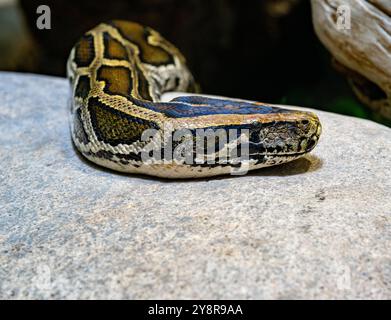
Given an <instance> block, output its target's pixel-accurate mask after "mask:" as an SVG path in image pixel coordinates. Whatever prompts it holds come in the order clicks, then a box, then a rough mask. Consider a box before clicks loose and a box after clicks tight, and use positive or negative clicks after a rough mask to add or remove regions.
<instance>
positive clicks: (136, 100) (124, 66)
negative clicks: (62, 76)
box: [67, 20, 321, 178]
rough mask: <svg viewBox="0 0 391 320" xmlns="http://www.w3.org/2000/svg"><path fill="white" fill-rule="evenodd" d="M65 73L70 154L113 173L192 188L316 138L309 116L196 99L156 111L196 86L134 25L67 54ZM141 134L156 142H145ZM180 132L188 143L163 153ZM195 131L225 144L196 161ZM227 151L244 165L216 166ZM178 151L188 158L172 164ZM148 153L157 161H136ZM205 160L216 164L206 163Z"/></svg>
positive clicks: (290, 154) (171, 54)
mask: <svg viewBox="0 0 391 320" xmlns="http://www.w3.org/2000/svg"><path fill="white" fill-rule="evenodd" d="M67 72H68V77H69V78H70V81H71V84H72V106H71V115H72V116H71V132H72V139H73V142H74V144H75V146H76V147H77V149H78V150H79V151H80V152H81V154H82V155H83V156H85V157H86V158H87V159H89V160H91V161H93V162H94V163H96V164H98V165H101V166H104V167H107V168H110V169H114V170H117V171H122V172H129V173H142V174H148V175H153V176H158V177H165V178H192V177H193V178H197V177H206V176H214V175H219V174H227V173H232V170H233V169H234V168H238V167H240V166H242V165H243V164H244V163H245V164H246V166H247V169H248V170H252V169H257V168H261V167H265V166H271V165H276V164H281V163H284V162H288V161H291V160H294V159H297V158H299V157H301V156H303V155H305V154H306V153H308V152H310V151H311V150H312V149H313V148H314V147H315V145H316V144H317V142H318V140H319V136H320V133H321V125H320V122H319V119H318V117H317V116H316V115H315V114H313V113H310V112H304V111H295V110H286V109H281V108H278V107H275V106H272V105H266V104H263V103H248V102H245V101H239V100H234V99H214V98H207V97H201V96H194V95H192V96H184V97H179V98H176V99H173V100H171V101H170V102H165V103H163V102H160V98H161V95H162V94H163V93H165V92H168V91H184V92H185V91H186V92H195V91H196V85H195V82H194V80H193V77H192V75H191V74H190V72H189V70H188V68H187V67H186V64H185V59H184V58H183V56H182V55H181V53H180V52H179V51H178V50H177V49H176V48H175V47H174V46H173V45H172V44H170V43H169V42H168V41H166V40H165V39H164V38H163V37H162V36H160V35H159V34H158V33H157V32H156V31H154V30H152V29H150V28H148V27H144V26H141V25H139V24H137V23H133V22H127V21H119V20H115V21H111V22H108V23H102V24H100V25H98V26H97V27H95V28H94V29H92V30H90V31H88V32H87V33H86V34H85V35H84V36H82V38H81V39H80V40H79V41H78V43H77V44H76V45H75V46H74V48H73V49H72V51H71V53H70V56H69V59H68V64H67ZM148 130H151V131H153V132H155V134H154V135H150V136H148V137H147V138H144V137H143V134H144V133H145V132H146V131H148ZM180 131H184V132H186V134H184V135H180V138H179V139H177V140H175V141H174V142H171V144H170V148H169V146H168V144H167V141H169V140H165V139H164V138H162V137H165V136H166V135H167V133H171V134H172V133H174V136H175V133H177V132H180ZM201 131H207V132H209V133H210V132H212V133H217V132H218V133H219V134H221V133H223V134H224V133H225V134H226V136H229V137H230V138H231V139H228V140H227V139H226V137H225V139H226V140H224V139H220V140H219V139H216V136H215V137H214V139H216V140H213V141H214V142H213V143H212V144H213V145H214V146H216V148H217V149H215V150H212V151H210V150H209V149H206V148H205V147H202V148H201V150H203V151H204V155H203V157H201V158H202V159H201V160H200V158H199V157H198V154H197V152H196V151H197V150H199V149H197V148H196V146H197V141H198V140H197V139H198V136H197V133H198V132H201ZM231 133H233V134H231ZM243 135H244V136H245V137H246V138H247V139H245V140H242V138H243ZM218 137H220V135H218ZM206 139H208V138H206ZM196 140H197V141H196ZM217 140H219V143H217ZM162 141H164V142H163V143H162ZM221 141H222V143H221ZM243 141H245V142H243ZM189 142H190V144H189ZM181 144H183V145H185V146H187V149H186V148H183V146H182V145H181ZM232 144H234V145H236V147H237V149H240V147H244V146H245V147H246V148H247V149H246V150H247V151H248V152H247V153H245V154H246V157H243V154H244V153H243V152H242V154H241V153H240V152H239V153H235V154H233V155H232V154H231V153H229V152H228V153H227V152H226V153H225V157H222V156H221V153H219V152H223V151H226V150H227V149H228V146H230V145H231V146H232ZM151 146H153V147H154V148H151ZM189 146H190V147H189ZM179 147H181V148H182V149H180V150H187V151H188V152H190V158H185V157H179V158H178V157H174V156H173V154H174V153H175V150H177V149H178V148H179ZM148 148H149V149H148ZM146 150H147V151H146ZM151 150H154V151H155V155H156V150H157V151H158V152H157V154H158V155H159V157H158V160H159V161H152V162H151V161H145V159H144V158H143V152H145V154H147V155H149V154H151V152H152V153H153V151H151ZM167 150H169V151H168V152H167ZM180 152H181V151H180ZM180 152H179V153H180ZM180 154H181V153H180ZM211 155H214V156H215V157H214V160H215V161H206V160H205V159H206V158H208V157H209V156H211ZM216 155H217V156H216ZM189 159H190V160H193V161H190V160H189ZM208 159H209V158H208ZM149 160H150V159H149ZM194 160H196V161H194Z"/></svg>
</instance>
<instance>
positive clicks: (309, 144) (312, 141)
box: [307, 138, 317, 151]
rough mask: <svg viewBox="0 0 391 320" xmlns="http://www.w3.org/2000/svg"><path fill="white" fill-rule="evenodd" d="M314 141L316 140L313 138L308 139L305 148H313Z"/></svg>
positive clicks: (309, 149)
mask: <svg viewBox="0 0 391 320" xmlns="http://www.w3.org/2000/svg"><path fill="white" fill-rule="evenodd" d="M316 142H317V141H316V140H315V139H314V138H312V139H311V140H310V141H308V143H307V150H308V151H311V150H312V149H313V148H315V146H316Z"/></svg>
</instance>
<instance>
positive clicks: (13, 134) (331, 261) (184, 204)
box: [0, 73, 391, 299]
mask: <svg viewBox="0 0 391 320" xmlns="http://www.w3.org/2000/svg"><path fill="white" fill-rule="evenodd" d="M0 84H1V85H0V129H1V135H0V164H1V167H0V177H1V184H0V298H5V299H22V298H28V299H37V298H38V299H45V298H54V299H56V298H66V299H70V298H87V299H91V298H130V299H139V298H157V299H166V298H186V299H187V298H195V299H197V298H203V299H209V298H211V299H213V298H217V299H223V298H224V299H235V298H239V299H246V298H251V299H266V298H267V299H268V298H271V299H274V298H277V299H286V298H294V299H304V298H310V299H312V298H314V299H318V298H326V299H335V298H349V299H356V298H380V299H390V298H391V250H390V248H391V200H390V190H391V171H390V168H391V130H390V129H389V128H386V127H384V126H381V125H378V124H376V123H373V122H370V121H365V120H360V119H355V118H350V117H345V116H341V115H336V114H331V113H326V112H320V111H319V112H317V113H318V115H319V116H320V118H321V121H322V122H323V127H324V133H323V136H322V138H321V141H320V143H319V145H318V147H317V148H316V149H315V151H314V152H313V153H312V154H311V155H309V156H307V157H306V158H304V159H301V160H297V161H295V162H292V163H289V164H286V165H283V166H280V167H272V168H267V169H261V170H259V171H256V172H252V173H250V174H249V175H247V176H240V177H233V176H227V177H220V178H215V179H210V180H196V181H178V182H176V181H163V180H156V179H153V178H148V177H141V176H128V175H123V174H118V173H115V172H111V171H108V170H103V169H100V168H98V167H96V166H94V165H91V164H90V163H87V162H86V161H84V160H83V159H81V158H80V157H79V156H78V155H77V153H76V152H75V150H74V149H73V147H72V144H71V139H70V134H69V128H68V116H67V109H68V106H67V103H68V94H69V91H68V83H67V81H66V80H65V79H60V78H52V77H44V76H35V75H21V74H13V73H2V74H0Z"/></svg>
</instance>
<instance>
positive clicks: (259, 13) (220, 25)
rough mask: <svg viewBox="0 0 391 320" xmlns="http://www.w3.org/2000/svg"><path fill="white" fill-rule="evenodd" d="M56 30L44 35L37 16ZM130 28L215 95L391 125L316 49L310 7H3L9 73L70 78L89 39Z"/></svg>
mask: <svg viewBox="0 0 391 320" xmlns="http://www.w3.org/2000/svg"><path fill="white" fill-rule="evenodd" d="M41 4H46V5H48V6H49V7H50V9H51V29H50V30H39V29H38V28H37V27H36V21H37V18H38V16H39V15H38V14H37V12H36V11H37V7H38V6H39V5H41ZM110 19H127V20H132V21H136V22H139V23H141V24H145V25H148V26H150V27H153V28H154V29H156V30H158V31H159V32H160V33H161V34H163V35H164V36H165V37H166V38H167V39H168V40H169V41H171V42H172V43H174V44H175V45H176V46H177V47H178V48H179V49H180V50H181V51H182V52H183V54H184V55H185V56H186V58H187V61H188V64H189V66H190V69H191V70H192V72H193V74H194V76H195V78H196V79H197V81H198V82H199V84H200V85H201V88H202V91H203V92H205V93H210V94H219V95H226V96H231V97H237V98H244V99H251V100H258V101H264V102H270V103H281V104H292V105H300V106H305V107H312V108H317V109H322V110H327V111H332V112H337V113H341V114H347V115H352V116H356V117H362V118H369V119H372V120H375V121H378V122H382V123H385V124H388V125H389V123H387V122H386V121H385V120H384V119H381V118H379V116H377V115H376V114H373V113H372V112H371V111H370V110H369V109H368V108H366V107H365V106H363V105H362V104H361V103H360V102H358V100H357V99H356V98H355V96H354V95H353V93H352V91H351V89H350V87H349V85H348V84H347V82H346V80H345V78H344V77H343V76H342V75H340V74H338V73H337V71H336V70H334V69H333V67H332V64H331V57H330V54H329V53H328V52H327V51H326V49H324V47H323V46H322V44H321V43H320V42H319V40H318V39H317V37H316V35H315V33H314V30H313V27H312V21H311V6H310V1H309V0H253V1H238V0H210V1H205V0H204V1H201V0H112V1H98V0H93V1H92V0H85V1H81V0H79V1H75V0H49V1H45V2H44V3H42V1H35V0H19V1H18V0H0V50H1V51H0V52H1V54H0V70H12V71H21V72H34V73H41V74H48V75H56V76H61V77H64V76H65V63H66V59H67V56H68V53H69V51H70V49H71V47H72V46H73V44H74V43H75V42H76V41H77V39H78V38H79V37H80V36H81V35H82V34H83V33H84V32H85V31H87V30H88V29H90V28H92V27H94V26H95V25H97V24H98V23H100V22H102V21H106V20H110Z"/></svg>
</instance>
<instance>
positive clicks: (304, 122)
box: [301, 120, 310, 125]
mask: <svg viewBox="0 0 391 320" xmlns="http://www.w3.org/2000/svg"><path fill="white" fill-rule="evenodd" d="M301 123H302V124H304V125H307V124H309V123H310V122H309V121H308V120H303V121H302V122H301Z"/></svg>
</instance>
